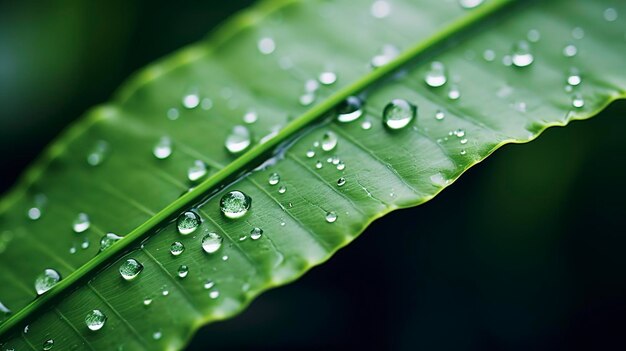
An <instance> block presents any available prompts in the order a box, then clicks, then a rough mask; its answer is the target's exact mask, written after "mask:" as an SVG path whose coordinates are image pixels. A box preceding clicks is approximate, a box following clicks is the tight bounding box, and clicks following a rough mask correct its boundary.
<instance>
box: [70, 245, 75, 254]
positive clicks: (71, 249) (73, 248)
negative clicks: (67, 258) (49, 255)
mask: <svg viewBox="0 0 626 351" xmlns="http://www.w3.org/2000/svg"><path fill="white" fill-rule="evenodd" d="M69 252H70V254H72V255H73V254H75V253H76V246H74V245H72V246H71V247H70V250H69Z"/></svg>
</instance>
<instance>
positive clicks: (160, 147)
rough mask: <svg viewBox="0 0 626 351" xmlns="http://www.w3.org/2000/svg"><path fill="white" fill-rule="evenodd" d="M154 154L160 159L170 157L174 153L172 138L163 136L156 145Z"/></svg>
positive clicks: (153, 150)
mask: <svg viewBox="0 0 626 351" xmlns="http://www.w3.org/2000/svg"><path fill="white" fill-rule="evenodd" d="M152 154H153V155H154V157H156V158H158V159H159V160H164V159H166V158H168V157H170V155H171V154H172V140H171V139H170V138H169V137H167V136H164V137H161V139H159V142H157V143H156V145H154V148H153V149H152Z"/></svg>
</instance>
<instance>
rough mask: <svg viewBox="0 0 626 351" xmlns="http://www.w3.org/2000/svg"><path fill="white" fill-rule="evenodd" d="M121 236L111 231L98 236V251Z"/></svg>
mask: <svg viewBox="0 0 626 351" xmlns="http://www.w3.org/2000/svg"><path fill="white" fill-rule="evenodd" d="M121 239H122V237H121V236H119V235H116V234H113V233H106V234H104V235H103V236H102V238H100V252H102V251H104V250H106V249H108V248H109V247H111V246H113V244H115V243H116V242H118V241H119V240H121Z"/></svg>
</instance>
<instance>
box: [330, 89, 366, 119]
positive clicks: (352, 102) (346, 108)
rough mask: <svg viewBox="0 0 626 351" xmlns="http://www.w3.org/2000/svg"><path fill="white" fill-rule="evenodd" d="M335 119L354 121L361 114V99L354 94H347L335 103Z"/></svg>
mask: <svg viewBox="0 0 626 351" xmlns="http://www.w3.org/2000/svg"><path fill="white" fill-rule="evenodd" d="M336 113H337V121H339V122H342V123H348V122H352V121H356V120H357V119H359V117H361V116H362V115H363V100H361V99H359V98H358V97H356V96H349V97H348V98H347V99H345V100H344V101H342V102H341V103H340V104H339V105H337V109H336Z"/></svg>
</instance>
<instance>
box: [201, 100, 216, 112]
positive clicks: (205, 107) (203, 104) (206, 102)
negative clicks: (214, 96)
mask: <svg viewBox="0 0 626 351" xmlns="http://www.w3.org/2000/svg"><path fill="white" fill-rule="evenodd" d="M212 107H213V100H211V99H209V98H204V99H202V101H201V102H200V108H201V109H203V110H205V111H208V110H210V109H211V108H212Z"/></svg>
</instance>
